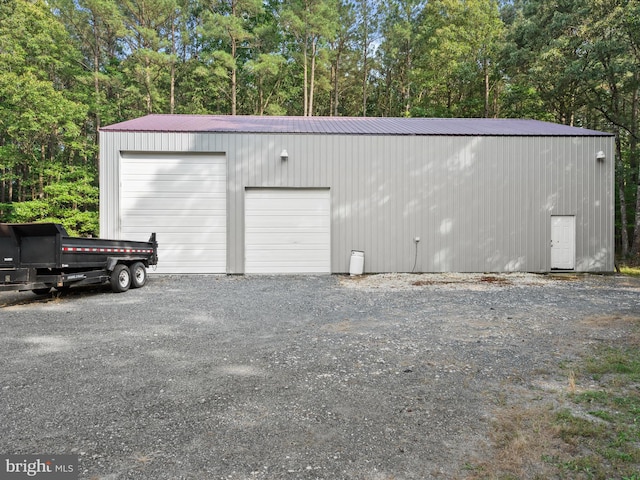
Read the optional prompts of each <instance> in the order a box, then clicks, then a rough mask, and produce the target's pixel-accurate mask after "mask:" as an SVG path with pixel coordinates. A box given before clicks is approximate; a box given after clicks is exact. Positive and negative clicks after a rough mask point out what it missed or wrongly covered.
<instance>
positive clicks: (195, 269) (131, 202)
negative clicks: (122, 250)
mask: <svg viewBox="0 0 640 480" xmlns="http://www.w3.org/2000/svg"><path fill="white" fill-rule="evenodd" d="M121 158H122V161H121V164H120V215H121V217H120V218H121V233H122V238H125V239H131V240H147V239H148V238H149V235H150V233H151V232H156V233H157V236H158V244H159V247H158V257H159V258H158V267H157V270H156V271H157V272H159V273H226V261H227V252H226V244H227V234H226V226H227V219H226V214H227V206H226V203H227V202H226V199H227V196H226V178H227V174H226V164H227V162H226V157H225V156H224V155H212V154H206V155H200V154H198V155H196V154H179V153H171V154H168V153H129V154H124V153H123V154H122V157H121Z"/></svg>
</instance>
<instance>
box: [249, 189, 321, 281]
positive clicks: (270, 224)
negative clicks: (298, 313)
mask: <svg viewBox="0 0 640 480" xmlns="http://www.w3.org/2000/svg"><path fill="white" fill-rule="evenodd" d="M330 211H331V201H330V195H329V190H324V189H323V190H318V189H279V188H273V189H248V190H246V194H245V272H246V273H331V234H330V227H331V217H330Z"/></svg>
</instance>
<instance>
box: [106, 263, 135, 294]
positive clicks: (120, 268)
mask: <svg viewBox="0 0 640 480" xmlns="http://www.w3.org/2000/svg"><path fill="white" fill-rule="evenodd" d="M110 280H111V290H113V291H114V292H116V293H122V292H126V291H127V290H129V287H130V286H131V272H130V271H129V267H127V266H126V265H123V264H121V263H119V264H118V265H116V266H115V267H114V269H113V271H112V272H111V278H110Z"/></svg>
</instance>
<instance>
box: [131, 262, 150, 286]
mask: <svg viewBox="0 0 640 480" xmlns="http://www.w3.org/2000/svg"><path fill="white" fill-rule="evenodd" d="M129 270H130V271H131V288H140V287H144V285H145V284H146V283H147V268H146V267H145V266H144V263H142V262H136V263H134V264H133V265H131V266H130V267H129Z"/></svg>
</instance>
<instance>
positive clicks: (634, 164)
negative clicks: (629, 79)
mask: <svg viewBox="0 0 640 480" xmlns="http://www.w3.org/2000/svg"><path fill="white" fill-rule="evenodd" d="M639 77H640V75H639V74H638V73H636V74H635V78H636V85H637V84H638V83H637V80H638V78H639ZM638 93H639V90H638V89H637V88H636V89H635V90H634V92H633V98H632V100H631V132H630V134H631V135H630V138H629V163H630V164H631V175H632V180H633V182H634V183H633V184H634V185H636V209H635V222H634V227H633V240H632V242H633V243H632V245H631V256H632V257H633V258H634V259H636V257H638V254H639V253H640V171H639V170H638V169H639V168H640V162H638V121H639V120H640V119H639V118H638V117H639V114H640V106H639V104H640V101H639V98H638V97H639V96H638Z"/></svg>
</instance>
